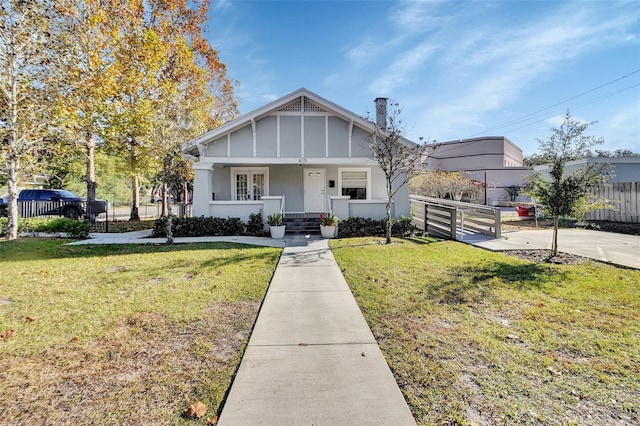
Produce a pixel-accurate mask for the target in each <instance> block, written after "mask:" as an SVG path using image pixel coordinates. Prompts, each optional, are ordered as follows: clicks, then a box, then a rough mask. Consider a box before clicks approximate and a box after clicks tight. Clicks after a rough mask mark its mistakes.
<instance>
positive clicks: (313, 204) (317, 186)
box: [304, 169, 327, 213]
mask: <svg viewBox="0 0 640 426" xmlns="http://www.w3.org/2000/svg"><path fill="white" fill-rule="evenodd" d="M326 197H327V196H326V191H325V169H304V211H305V212H306V213H322V212H324V211H325V204H326Z"/></svg>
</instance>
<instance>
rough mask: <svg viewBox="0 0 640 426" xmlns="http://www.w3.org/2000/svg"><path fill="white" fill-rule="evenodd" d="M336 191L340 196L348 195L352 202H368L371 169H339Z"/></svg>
mask: <svg viewBox="0 0 640 426" xmlns="http://www.w3.org/2000/svg"><path fill="white" fill-rule="evenodd" d="M338 190H339V191H340V195H348V196H350V197H351V199H352V200H368V199H369V197H370V193H371V169H369V168H364V167H363V168H360V167H358V168H355V167H353V168H352V167H350V168H339V169H338Z"/></svg>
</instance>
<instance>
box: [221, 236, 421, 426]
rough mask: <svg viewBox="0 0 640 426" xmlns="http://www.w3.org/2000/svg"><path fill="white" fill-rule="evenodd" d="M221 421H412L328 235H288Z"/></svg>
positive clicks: (281, 423) (293, 423)
mask: <svg viewBox="0 0 640 426" xmlns="http://www.w3.org/2000/svg"><path fill="white" fill-rule="evenodd" d="M218 424H219V425H221V426H225V425H226V426H229V425H256V424H262V425H359V424H360V425H364V424H366V425H376V424H379V425H415V421H414V420H413V417H412V416H411V413H410V411H409V409H408V407H407V404H406V402H405V401H404V399H403V396H402V394H401V393H400V389H399V388H398V385H397V384H396V382H395V380H394V378H393V375H392V374H391V370H390V369H389V367H388V365H387V363H386V361H385V359H384V357H383V356H382V353H381V352H380V349H379V347H378V345H377V343H376V341H375V339H374V337H373V334H372V333H371V330H370V329H369V327H368V325H367V323H366V322H365V320H364V317H363V316H362V313H361V312H360V309H359V308H358V305H357V304H356V302H355V299H354V298H353V295H352V294H351V291H350V290H349V287H348V286H347V283H346V282H345V280H344V277H343V276H342V273H341V272H340V269H339V268H338V265H337V263H336V261H335V259H334V257H333V254H332V253H331V251H330V250H329V247H328V243H327V240H322V239H318V238H317V237H311V238H309V239H307V238H305V237H304V236H290V237H287V238H286V247H285V249H284V251H283V253H282V257H281V259H280V262H279V263H278V267H277V268H276V271H275V274H274V276H273V279H272V281H271V285H270V287H269V290H268V292H267V295H266V297H265V299H264V303H263V305H262V308H261V310H260V314H259V316H258V319H257V322H256V325H255V328H254V330H253V333H252V334H251V338H250V340H249V345H248V347H247V349H246V352H245V354H244V357H243V358H242V362H241V364H240V368H239V370H238V373H237V375H236V378H235V380H234V381H233V385H232V387H231V390H230V393H229V396H228V398H227V400H226V403H225V405H224V407H223V410H222V413H221V415H220V420H219V423H218Z"/></svg>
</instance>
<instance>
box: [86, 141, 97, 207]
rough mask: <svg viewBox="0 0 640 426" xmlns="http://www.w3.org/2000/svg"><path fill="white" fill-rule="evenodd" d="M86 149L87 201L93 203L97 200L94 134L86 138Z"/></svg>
mask: <svg viewBox="0 0 640 426" xmlns="http://www.w3.org/2000/svg"><path fill="white" fill-rule="evenodd" d="M86 148H87V175H86V181H87V200H89V201H93V200H95V199H96V166H95V150H96V141H95V139H94V137H93V134H91V133H87V136H86Z"/></svg>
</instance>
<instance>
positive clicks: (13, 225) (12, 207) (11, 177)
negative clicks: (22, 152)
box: [6, 136, 18, 240]
mask: <svg viewBox="0 0 640 426" xmlns="http://www.w3.org/2000/svg"><path fill="white" fill-rule="evenodd" d="M9 138H11V136H9ZM15 156H16V155H15V151H14V150H13V149H11V148H10V151H9V155H8V157H9V159H8V160H9V161H8V163H9V164H8V167H7V188H8V189H9V200H8V201H9V202H8V204H9V205H8V206H7V208H8V212H7V214H8V219H9V220H8V222H7V234H6V237H7V239H8V240H15V239H16V238H18V180H17V179H16V174H17V173H16V171H17V168H18V163H17V161H16V160H15Z"/></svg>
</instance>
